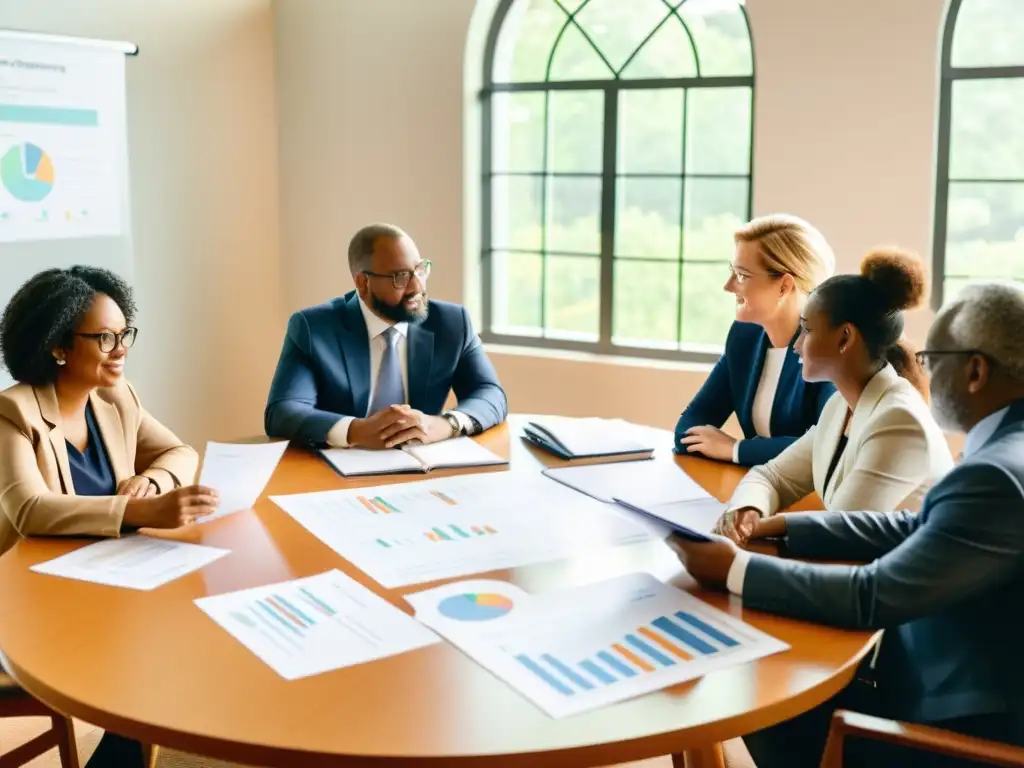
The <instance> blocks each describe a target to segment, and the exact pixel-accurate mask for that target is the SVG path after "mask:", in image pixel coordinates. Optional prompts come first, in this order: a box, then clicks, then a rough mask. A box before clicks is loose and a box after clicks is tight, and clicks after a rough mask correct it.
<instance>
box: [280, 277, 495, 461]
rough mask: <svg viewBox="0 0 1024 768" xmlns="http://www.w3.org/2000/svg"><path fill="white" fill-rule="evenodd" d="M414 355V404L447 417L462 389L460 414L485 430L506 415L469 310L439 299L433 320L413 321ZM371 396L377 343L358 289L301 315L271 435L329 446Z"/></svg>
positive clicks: (284, 359)
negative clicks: (344, 420)
mask: <svg viewBox="0 0 1024 768" xmlns="http://www.w3.org/2000/svg"><path fill="white" fill-rule="evenodd" d="M406 354H407V356H408V365H407V369H408V378H409V384H408V389H409V391H408V393H407V394H408V402H409V405H411V406H412V407H413V408H415V409H417V410H419V411H423V413H428V414H433V415H436V414H439V413H441V411H442V409H443V408H444V404H445V401H446V400H447V399H448V393H449V392H450V391H451V390H454V391H455V396H456V397H457V398H458V409H459V411H461V412H462V413H465V414H466V415H467V416H471V417H472V418H473V419H475V420H476V422H477V423H478V424H479V425H480V427H481V428H482V429H488V428H490V427H493V426H494V425H495V424H500V423H501V422H502V421H504V420H505V417H506V416H507V415H508V400H507V399H506V397H505V391H504V390H503V389H502V388H501V384H499V383H498V375H497V373H495V371H494V366H493V365H492V364H491V361H490V360H489V359H488V358H487V354H486V353H485V352H484V348H483V344H481V342H480V337H479V336H477V334H476V332H475V331H474V330H473V323H472V321H471V320H470V318H469V312H467V311H466V309H465V308H464V307H460V306H459V305H457V304H451V303H449V302H446V301H431V302H430V311H429V313H428V315H427V318H426V320H424V321H423V322H422V323H410V324H409V334H408V338H407V341H406ZM369 400H370V341H369V338H368V337H367V332H366V321H365V320H364V319H363V313H362V310H361V309H360V308H359V299H358V297H357V296H356V292H355V291H349V292H348V293H347V294H345V295H344V296H342V297H340V298H336V299H333V300H332V301H329V302H327V303H325V304H319V305H317V306H315V307H310V308H309V309H303V310H302V311H300V312H296V313H295V314H293V315H292V316H291V318H290V319H289V320H288V331H287V333H286V334H285V339H284V347H283V348H282V350H281V357H280V359H279V360H278V361H277V370H276V371H275V372H274V379H273V381H272V382H271V385H270V395H269V397H268V398H267V407H266V410H265V411H264V413H263V425H264V429H265V430H266V433H267V434H268V435H269V436H271V437H284V438H288V439H290V440H299V441H303V442H306V443H312V444H314V445H320V444H324V443H326V442H327V433H328V432H329V431H330V429H331V427H333V426H334V425H335V424H336V423H337V421H338V419H339V417H341V416H354V417H356V418H362V417H364V416H366V410H367V408H368V407H369Z"/></svg>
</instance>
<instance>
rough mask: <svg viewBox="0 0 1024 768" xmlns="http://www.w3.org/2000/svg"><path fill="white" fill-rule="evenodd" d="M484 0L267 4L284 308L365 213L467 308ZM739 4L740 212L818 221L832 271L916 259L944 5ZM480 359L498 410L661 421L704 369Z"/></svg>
mask: <svg viewBox="0 0 1024 768" xmlns="http://www.w3.org/2000/svg"><path fill="white" fill-rule="evenodd" d="M495 5H496V0H480V3H479V4H477V3H474V2H473V0H422V1H421V2H415V3H413V2H408V1H407V0H347V1H346V2H332V3H325V2H321V1H320V0H287V2H278V3H276V4H275V18H276V21H277V27H276V33H277V40H276V42H277V65H278V83H277V87H278V100H279V103H280V105H281V121H280V136H281V153H280V159H281V174H282V182H281V183H282V190H283V192H282V202H283V204H282V219H281V224H282V232H283V240H282V242H283V249H282V282H283V285H284V291H285V293H284V296H285V303H286V306H287V308H288V309H297V308H299V307H301V306H303V305H305V304H309V303H311V302H314V301H319V300H322V299H324V298H326V297H329V296H331V295H335V294H336V293H338V292H340V291H341V290H344V289H345V288H347V287H348V286H349V285H350V279H349V278H348V275H347V270H346V269H345V266H344V247H345V243H346V240H347V237H348V236H349V235H350V234H351V232H352V231H353V229H355V228H356V227H358V226H359V225H361V224H363V223H365V222H366V221H368V220H371V219H379V218H384V219H392V220H394V221H396V222H399V223H401V224H402V225H403V226H405V227H407V228H408V229H409V230H410V232H411V233H412V234H413V235H414V236H415V237H416V239H417V241H418V242H419V244H420V247H421V249H422V250H423V251H424V252H425V253H427V254H429V256H430V257H431V258H433V259H434V260H435V261H437V262H440V264H441V269H440V270H438V272H437V273H436V278H432V285H431V291H432V294H433V295H434V296H435V297H440V298H446V299H455V300H462V301H464V302H465V303H467V304H468V305H469V306H470V307H471V309H474V310H475V309H476V308H477V307H478V306H479V284H478V281H477V277H476V274H475V271H474V270H475V255H474V253H475V251H476V231H475V226H476V219H477V216H478V214H477V207H476V195H477V189H476V186H477V185H476V179H477V178H478V175H477V173H476V170H477V162H478V158H476V157H475V154H474V151H473V147H474V146H475V139H476V137H477V135H478V130H477V124H476V123H475V119H476V115H475V108H476V107H475V105H476V100H475V97H474V94H475V91H476V88H477V87H478V85H479V69H480V64H479V57H480V56H481V55H482V51H483V42H484V36H485V34H486V29H487V24H488V21H489V18H490V14H491V13H492V12H493V8H494V6H495ZM475 6H476V13H475V14H474V7H475ZM747 7H748V11H749V14H750V18H751V23H752V26H753V28H754V39H755V54H756V57H757V58H756V65H757V97H756V130H755V167H754V206H755V213H765V212H769V211H774V210H788V211H791V212H794V213H798V214H801V215H803V216H805V217H807V218H808V219H810V220H812V221H814V222H815V223H817V224H818V225H819V226H821V228H822V229H823V230H824V231H825V233H826V234H827V236H828V237H829V239H830V240H831V241H832V243H833V246H834V247H835V249H836V251H837V253H838V255H839V266H840V269H841V270H843V271H852V270H855V269H856V268H857V266H858V263H859V260H860V257H861V255H862V254H863V252H864V250H865V249H866V248H868V247H870V246H871V245H873V244H876V243H897V244H900V245H902V246H905V247H909V248H914V249H917V250H918V251H920V252H921V253H922V254H923V255H925V256H926V258H927V260H928V261H929V263H930V255H929V254H930V248H931V222H932V200H933V198H932V190H933V186H934V179H933V155H934V138H933V136H934V133H935V129H934V121H935V110H936V103H937V101H936V81H937V64H936V62H937V59H938V46H939V35H940V26H941V19H942V16H943V12H944V7H945V2H944V0H900V1H899V2H895V3H894V2H892V0H862V1H861V2H858V3H834V2H821V0H748V2H747ZM467 43H468V45H467ZM464 51H465V53H466V59H465V61H464V60H463V57H462V54H463V52H464ZM464 64H467V65H468V66H464ZM464 120H465V122H464ZM467 131H468V133H467ZM464 136H468V137H469V139H470V141H468V142H466V147H467V148H468V151H467V152H465V155H464V146H463V139H464ZM314 142H315V143H316V146H317V152H316V153H315V154H314V153H313V152H311V151H310V150H309V147H310V146H312V145H313V143H314ZM927 323H928V313H927V312H921V313H918V316H917V317H914V318H912V320H911V322H910V323H909V325H908V327H909V330H910V332H911V334H912V335H913V336H914V337H917V338H920V337H921V335H922V333H923V331H924V329H926V328H927ZM491 354H492V358H493V360H494V361H495V364H496V365H497V367H498V369H499V373H500V375H501V378H502V381H503V383H504V384H505V385H506V388H507V389H508V392H509V396H510V400H511V407H512V408H513V409H514V410H517V411H521V412H522V411H526V412H551V411H559V412H563V413H569V414H598V415H619V416H625V417H627V418H630V419H633V420H635V421H640V422H645V423H651V424H658V425H664V426H670V425H671V424H672V423H673V422H674V420H675V417H676V415H677V414H678V412H679V410H680V408H681V406H683V405H684V404H685V403H686V402H687V400H688V399H689V398H690V397H691V396H692V394H693V393H694V392H695V391H696V389H697V387H699V386H700V383H701V381H702V380H703V377H704V375H705V372H706V368H701V367H699V366H674V365H666V364H663V363H662V364H655V363H644V362H638V361H612V360H608V359H602V358H597V357H593V356H588V355H544V356H539V355H537V354H535V353H530V352H524V351H522V350H503V349H492V350H491Z"/></svg>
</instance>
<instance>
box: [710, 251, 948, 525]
mask: <svg viewBox="0 0 1024 768" xmlns="http://www.w3.org/2000/svg"><path fill="white" fill-rule="evenodd" d="M924 292H925V273H924V267H923V265H922V264H921V261H920V259H919V258H918V257H917V256H915V255H914V254H911V253H907V252H905V251H900V250H896V249H876V250H874V251H872V252H871V253H869V254H868V255H867V256H866V257H865V258H864V260H863V262H862V263H861V274H859V275H837V276H836V277H832V278H830V279H829V280H826V281H825V282H823V283H822V284H821V285H820V286H819V287H818V288H817V289H816V290H815V291H814V293H813V294H812V295H811V296H810V298H809V299H808V302H807V305H806V307H805V308H804V314H803V316H802V317H801V321H800V324H801V330H800V336H799V338H798V339H797V342H796V346H795V349H796V352H797V354H798V355H800V358H801V362H802V364H803V377H804V379H805V380H807V381H831V382H832V383H833V384H835V386H836V389H837V390H838V392H837V393H836V394H835V395H833V396H832V398H831V399H830V400H829V401H828V403H826V404H825V408H824V409H823V410H822V413H821V416H820V417H819V418H818V423H817V424H816V425H815V426H813V427H811V428H810V429H809V430H808V431H807V433H806V434H804V436H803V437H801V438H800V439H799V440H797V441H796V442H795V443H793V444H792V445H791V446H789V448H787V449H786V450H785V451H783V452H782V453H781V454H779V455H778V456H777V457H776V458H775V459H773V460H772V461H770V462H768V463H767V464H764V465H762V466H759V467H754V468H753V469H752V470H750V472H749V473H748V474H747V476H746V477H745V478H744V479H743V480H742V482H740V484H739V486H737V488H736V491H735V493H734V494H733V496H732V499H730V501H729V504H728V507H727V509H726V512H725V514H724V515H723V516H722V518H721V520H719V523H718V526H717V528H716V531H717V532H718V533H720V534H723V535H725V536H728V537H729V538H731V539H733V540H734V541H737V542H738V543H741V544H743V543H746V541H747V539H749V537H750V536H751V535H752V534H753V533H754V531H755V530H756V528H757V525H758V522H759V521H760V520H761V519H762V518H764V517H767V516H770V515H774V514H775V513H776V512H778V511H779V510H781V509H784V508H786V507H788V506H789V505H790V504H792V503H794V502H795V501H798V500H799V499H801V498H803V497H804V496H806V495H808V494H809V493H811V492H812V491H815V492H817V494H818V495H819V496H820V497H821V500H822V501H823V502H824V505H825V509H827V510H828V511H840V510H862V509H870V510H876V511H888V510H893V509H897V508H900V509H914V510H916V509H918V508H920V504H921V501H922V499H923V498H924V495H925V493H927V491H928V489H929V488H930V487H931V486H932V484H933V483H934V482H935V481H936V480H937V479H938V478H940V477H942V476H943V475H944V474H945V473H946V472H948V471H949V470H950V469H951V468H952V466H953V459H952V456H951V455H950V452H949V445H948V444H947V442H946V438H945V435H944V434H943V433H942V430H941V429H940V428H939V426H938V425H937V424H936V423H935V420H934V419H933V418H932V415H931V412H930V411H929V408H928V404H927V402H926V400H925V398H926V397H927V386H928V384H927V378H926V376H925V373H924V371H923V370H922V369H921V367H920V366H919V365H918V364H917V362H916V360H915V359H914V354H913V350H912V349H910V347H909V346H908V345H907V344H906V343H905V342H903V341H901V340H900V337H901V336H902V333H903V310H905V309H909V308H911V307H914V306H916V305H917V304H918V303H919V302H920V301H921V299H922V298H923V296H924Z"/></svg>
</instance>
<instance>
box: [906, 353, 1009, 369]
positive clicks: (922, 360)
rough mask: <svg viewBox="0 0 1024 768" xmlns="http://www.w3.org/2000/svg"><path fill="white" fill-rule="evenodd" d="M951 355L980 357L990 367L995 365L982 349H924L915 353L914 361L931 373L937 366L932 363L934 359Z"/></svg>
mask: <svg viewBox="0 0 1024 768" xmlns="http://www.w3.org/2000/svg"><path fill="white" fill-rule="evenodd" d="M949 355H980V356H981V357H984V358H985V359H986V360H988V362H989V365H992V364H994V363H995V360H994V359H993V358H992V356H991V355H989V354H987V353H985V352H982V351H981V350H980V349H922V350H920V351H919V352H915V353H914V359H915V360H917V364H918V365H920V366H921V367H922V368H924V369H925V370H926V371H931V370H932V369H933V368H934V365H935V364H934V363H933V362H931V361H932V360H933V359H936V358H940V357H948V356H949Z"/></svg>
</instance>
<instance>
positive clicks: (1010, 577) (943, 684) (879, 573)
mask: <svg viewBox="0 0 1024 768" xmlns="http://www.w3.org/2000/svg"><path fill="white" fill-rule="evenodd" d="M786 528H787V537H786V545H787V548H788V553H789V554H790V555H792V556H794V557H815V558H822V559H828V560H855V561H872V562H869V563H868V564H867V565H858V566H839V565H817V564H810V563H798V562H792V561H788V560H785V559H782V558H773V557H766V556H763V555H753V556H752V557H751V560H750V563H749V565H748V567H747V571H746V577H745V579H744V584H743V604H744V606H746V607H750V608H754V609H761V610H766V611H771V612H772V613H777V614H783V615H787V616H793V617H795V618H800V619H806V620H810V621H816V622H820V623H825V624H831V625H835V626H840V627H850V628H856V629H879V628H885V629H886V630H887V632H886V634H885V641H884V642H883V644H882V658H881V659H880V661H879V668H878V674H879V685H880V686H884V687H885V689H886V698H887V699H888V700H889V701H890V703H892V705H893V710H894V712H893V714H894V715H895V716H897V717H900V718H903V719H907V720H914V721H917V722H937V721H942V720H947V719H951V718H957V717H967V716H972V715H985V714H992V713H1004V714H1006V715H1009V716H1010V718H1011V719H1013V720H1014V721H1015V722H1016V723H1017V726H1016V731H1015V733H1014V734H1011V738H1010V740H1014V741H1016V742H1018V743H1024V661H1022V650H1024V618H1022V610H1021V609H1022V608H1024V400H1018V401H1017V402H1016V403H1014V404H1013V406H1011V408H1010V410H1009V412H1008V413H1007V415H1006V416H1005V418H1004V419H1003V422H1002V423H1001V424H1000V426H999V428H998V429H997V430H996V432H995V434H993V435H992V437H991V438H989V440H988V441H987V442H986V443H985V445H983V446H982V447H981V448H980V449H979V450H978V451H977V452H976V453H974V454H973V455H971V456H970V457H968V458H967V459H965V460H964V461H963V462H962V463H961V464H960V465H958V466H957V467H955V468H954V469H953V470H952V471H951V472H950V473H949V474H948V475H946V477H945V478H943V479H942V480H941V481H939V482H938V483H937V484H936V485H935V486H934V487H933V488H932V490H931V491H930V492H929V493H928V495H927V496H926V497H925V500H924V504H923V506H922V509H921V512H920V513H919V514H916V515H915V514H911V513H908V512H893V513H879V512H837V513H832V514H824V515H823V514H821V513H815V514H807V515H789V516H787V524H786Z"/></svg>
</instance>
